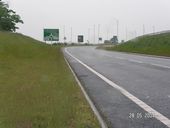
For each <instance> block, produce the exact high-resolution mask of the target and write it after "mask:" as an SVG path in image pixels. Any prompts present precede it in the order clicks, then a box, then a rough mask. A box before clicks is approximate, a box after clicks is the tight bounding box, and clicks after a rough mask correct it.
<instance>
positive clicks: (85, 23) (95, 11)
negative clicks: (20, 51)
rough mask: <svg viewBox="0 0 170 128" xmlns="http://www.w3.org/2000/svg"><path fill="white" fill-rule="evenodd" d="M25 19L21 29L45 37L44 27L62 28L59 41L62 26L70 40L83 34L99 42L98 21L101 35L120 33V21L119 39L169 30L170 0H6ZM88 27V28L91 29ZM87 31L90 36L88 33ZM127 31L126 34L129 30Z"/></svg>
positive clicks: (104, 37) (86, 37)
mask: <svg viewBox="0 0 170 128" xmlns="http://www.w3.org/2000/svg"><path fill="white" fill-rule="evenodd" d="M4 1H8V3H9V5H10V8H12V9H14V10H15V11H16V12H17V13H18V14H19V15H20V16H21V18H22V20H23V21H24V24H23V25H19V27H20V29H19V30H18V32H21V33H23V34H26V35H29V36H31V37H33V38H36V39H38V40H43V28H59V29H60V41H63V29H64V26H65V33H66V37H67V41H70V40H71V36H70V35H71V34H70V33H71V27H72V31H73V37H72V38H73V39H72V40H73V41H77V35H79V34H82V35H84V36H85V40H88V39H89V40H90V42H93V40H94V25H95V36H96V40H95V41H96V43H97V37H98V24H100V37H102V38H103V40H105V39H109V38H111V37H112V36H113V35H116V34H117V28H116V27H117V24H116V21H119V37H120V40H126V39H130V38H133V37H134V36H139V35H142V34H143V25H144V28H145V33H152V32H153V31H154V28H155V31H162V30H170V0H4ZM88 31H89V32H88ZM88 33H89V35H90V37H88ZM126 33H127V34H126Z"/></svg>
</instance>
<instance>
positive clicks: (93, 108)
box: [64, 58, 108, 128]
mask: <svg viewBox="0 0 170 128" xmlns="http://www.w3.org/2000/svg"><path fill="white" fill-rule="evenodd" d="M64 59H65V61H66V63H67V65H68V66H69V68H70V70H71V72H72V73H73V76H74V78H75V79H76V82H77V83H78V85H79V87H80V89H81V91H82V92H83V94H84V96H85V98H86V100H87V101H88V103H89V105H90V107H91V108H92V110H93V112H94V114H95V115H96V117H97V119H98V121H99V123H100V125H101V128H108V126H107V125H106V123H105V121H104V120H103V118H102V116H101V115H100V113H99V112H98V110H97V109H96V107H95V105H94V104H93V102H92V100H91V99H90V97H89V96H88V94H87V93H86V91H85V89H84V87H83V86H82V85H81V83H80V81H79V80H78V78H77V76H76V74H75V73H74V71H73V70H72V68H71V66H70V64H69V63H68V61H67V59H66V58H64ZM75 61H76V60H75Z"/></svg>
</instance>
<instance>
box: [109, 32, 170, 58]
mask: <svg viewBox="0 0 170 128" xmlns="http://www.w3.org/2000/svg"><path fill="white" fill-rule="evenodd" d="M107 50H114V51H121V52H133V53H142V54H151V55H159V56H170V32H168V31H167V33H157V34H150V35H145V36H141V37H138V38H135V39H133V40H130V41H128V42H125V43H123V44H120V45H117V46H114V47H109V48H107Z"/></svg>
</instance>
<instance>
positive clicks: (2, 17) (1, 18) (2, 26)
mask: <svg viewBox="0 0 170 128" xmlns="http://www.w3.org/2000/svg"><path fill="white" fill-rule="evenodd" d="M17 23H23V21H22V20H21V18H20V16H19V15H18V14H16V12H15V11H13V10H11V9H9V6H8V4H6V3H5V2H3V1H2V0H0V31H10V32H15V31H16V29H18V27H17V26H16V24H17Z"/></svg>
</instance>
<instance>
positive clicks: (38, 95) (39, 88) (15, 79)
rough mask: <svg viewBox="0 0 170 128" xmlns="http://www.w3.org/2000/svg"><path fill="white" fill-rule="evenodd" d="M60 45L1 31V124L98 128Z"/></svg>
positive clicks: (11, 127) (18, 127)
mask: <svg viewBox="0 0 170 128" xmlns="http://www.w3.org/2000/svg"><path fill="white" fill-rule="evenodd" d="M97 127H99V125H98V122H97V120H96V118H95V116H94V115H93V113H92V111H91V109H90V107H89V105H88V104H87V102H86V100H85V98H84V96H83V94H82V93H81V91H80V88H79V87H78V85H77V83H76V82H75V80H74V78H73V76H72V74H71V72H70V70H69V68H68V67H67V64H66V63H65V61H64V58H63V54H62V52H61V50H60V48H59V47H56V46H49V45H46V44H42V43H41V42H38V41H36V40H33V39H31V38H29V37H25V36H23V35H20V34H13V33H2V32H0V128H97Z"/></svg>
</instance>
